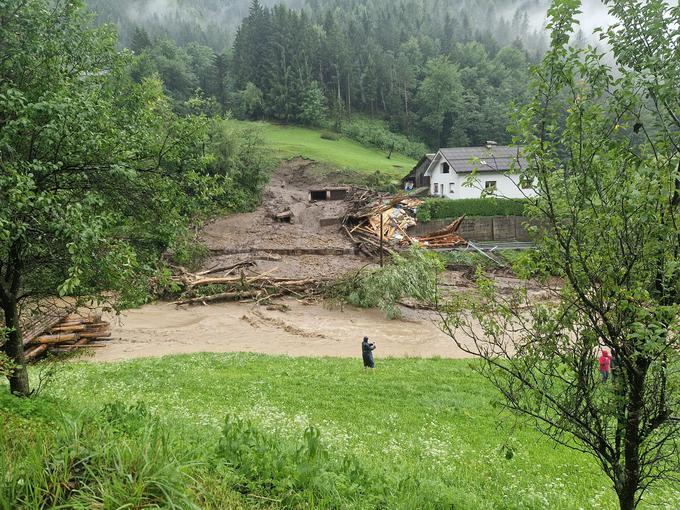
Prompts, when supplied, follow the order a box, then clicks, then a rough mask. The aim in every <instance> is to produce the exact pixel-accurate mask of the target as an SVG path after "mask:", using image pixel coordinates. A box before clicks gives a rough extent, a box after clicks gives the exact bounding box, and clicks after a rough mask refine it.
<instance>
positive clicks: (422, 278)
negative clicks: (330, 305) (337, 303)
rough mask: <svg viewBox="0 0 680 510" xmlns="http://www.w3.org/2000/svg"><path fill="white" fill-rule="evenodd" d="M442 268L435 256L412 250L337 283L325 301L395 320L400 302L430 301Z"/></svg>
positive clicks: (415, 249) (437, 256) (331, 288)
mask: <svg viewBox="0 0 680 510" xmlns="http://www.w3.org/2000/svg"><path fill="white" fill-rule="evenodd" d="M443 268H444V266H443V263H442V259H441V257H439V255H437V254H436V253H433V252H428V251H425V250H421V249H418V248H415V247H414V248H412V249H411V251H409V252H408V253H407V254H406V255H404V256H402V255H394V256H393V257H392V259H391V260H390V262H389V263H388V264H387V265H386V266H385V267H382V268H379V269H373V270H370V271H361V272H359V273H357V274H356V275H355V276H354V277H346V278H345V279H343V280H340V281H339V282H337V283H336V284H335V285H333V286H331V287H330V288H329V290H328V297H329V298H331V299H339V300H341V301H345V302H347V303H349V304H352V305H354V306H358V307H361V308H380V309H381V310H383V311H384V312H386V313H387V315H388V317H391V318H394V317H398V316H399V309H398V307H397V305H398V302H399V301H400V300H401V299H403V298H406V297H410V298H415V299H417V300H419V301H423V302H431V301H432V300H433V299H434V296H435V293H436V279H437V274H438V273H439V272H441V271H442V270H443Z"/></svg>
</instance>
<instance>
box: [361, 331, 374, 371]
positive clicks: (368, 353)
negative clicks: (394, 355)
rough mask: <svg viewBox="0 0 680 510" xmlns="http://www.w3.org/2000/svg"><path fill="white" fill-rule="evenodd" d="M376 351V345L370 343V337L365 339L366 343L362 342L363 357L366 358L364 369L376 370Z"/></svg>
mask: <svg viewBox="0 0 680 510" xmlns="http://www.w3.org/2000/svg"><path fill="white" fill-rule="evenodd" d="M374 350H375V344H374V343H371V342H369V341H368V337H367V336H365V337H364V341H363V342H361V356H362V357H363V358H364V368H375V362H374V361H373V351H374Z"/></svg>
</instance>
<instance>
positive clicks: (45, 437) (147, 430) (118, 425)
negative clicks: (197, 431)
mask: <svg viewBox="0 0 680 510" xmlns="http://www.w3.org/2000/svg"><path fill="white" fill-rule="evenodd" d="M8 425H9V426H8ZM31 428H32V427H31V426H30V424H29V423H27V422H24V423H23V426H22V423H21V422H20V421H14V422H13V423H12V424H6V425H5V426H4V427H3V431H2V432H3V438H7V437H11V436H14V437H15V438H16V440H15V441H11V442H7V441H6V440H5V441H2V443H1V444H2V450H1V451H0V467H2V471H1V472H2V473H4V476H3V477H2V478H1V479H0V509H2V510H16V509H19V508H21V509H31V510H32V509H43V508H70V509H83V510H86V509H87V510H89V509H93V508H105V509H109V508H110V509H118V508H167V509H178V510H179V509H192V508H198V507H197V506H195V505H194V504H193V503H192V502H191V500H190V498H189V497H188V495H187V492H186V489H185V487H186V486H187V483H188V478H187V470H188V469H189V468H190V467H191V466H192V464H193V463H194V461H192V460H191V459H190V457H191V455H189V453H190V452H187V451H186V450H184V449H182V448H180V447H178V445H177V444H174V443H173V441H172V435H171V434H170V433H169V431H168V428H167V426H165V425H164V424H162V423H161V422H160V421H159V419H158V418H157V417H155V416H153V415H150V414H149V413H147V412H146V410H145V408H144V407H143V406H132V407H129V406H125V405H122V404H111V405H107V406H105V407H104V409H103V410H102V411H101V412H99V413H94V414H82V415H78V416H74V417H69V416H67V415H61V416H58V415H56V412H55V416H54V417H53V418H52V419H51V420H49V421H48V422H45V423H43V424H42V425H41V427H40V431H39V433H37V434H36V433H33V434H31ZM26 433H29V434H31V436H32V437H31V438H30V440H28V441H27V440H26V439H27V438H26V437H23V435H24V434H26Z"/></svg>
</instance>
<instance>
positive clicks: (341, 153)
mask: <svg viewBox="0 0 680 510" xmlns="http://www.w3.org/2000/svg"><path fill="white" fill-rule="evenodd" d="M229 123H230V124H232V125H233V126H237V127H248V126H252V127H257V128H258V129H259V130H260V131H261V133H262V135H263V137H264V141H265V143H266V144H267V145H268V146H269V147H270V148H271V149H272V150H273V151H274V155H275V156H276V157H278V158H281V159H290V158H293V157H297V156H301V157H303V158H306V159H312V160H314V161H316V162H318V163H322V164H325V165H328V166H329V167H332V168H335V169H338V170H347V171H352V172H357V173H359V174H372V173H375V172H376V171H378V172H380V173H381V174H384V175H386V176H389V177H390V178H392V179H393V180H399V179H401V178H402V177H404V176H405V175H406V174H407V173H408V172H410V171H411V169H412V168H413V166H414V165H415V164H416V161H415V160H414V159H411V158H409V157H406V156H403V155H401V154H396V153H395V154H392V157H391V159H387V153H386V152H384V151H381V150H379V149H376V148H373V147H367V146H365V145H362V144H360V143H358V142H355V141H353V140H350V139H348V138H344V137H343V138H340V139H339V140H326V139H323V138H321V131H318V130H315V129H309V128H303V127H298V126H284V125H279V124H271V123H269V122H248V121H238V120H230V121H229Z"/></svg>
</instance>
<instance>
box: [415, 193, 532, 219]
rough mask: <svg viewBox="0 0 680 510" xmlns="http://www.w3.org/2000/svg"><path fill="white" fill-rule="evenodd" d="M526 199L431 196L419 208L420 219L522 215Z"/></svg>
mask: <svg viewBox="0 0 680 510" xmlns="http://www.w3.org/2000/svg"><path fill="white" fill-rule="evenodd" d="M526 204H527V200H526V199H506V198H466V199H461V200H450V199H448V198H430V199H428V200H426V201H425V203H424V204H423V205H421V206H420V207H419V208H418V219H419V220H420V221H430V220H438V219H443V218H456V217H458V216H462V215H466V216H522V215H523V214H524V206H525V205H526Z"/></svg>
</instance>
